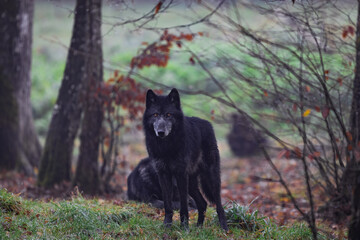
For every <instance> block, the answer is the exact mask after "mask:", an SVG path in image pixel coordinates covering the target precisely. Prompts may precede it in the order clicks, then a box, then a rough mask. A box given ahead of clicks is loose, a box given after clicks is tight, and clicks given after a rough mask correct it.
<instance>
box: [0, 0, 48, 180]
mask: <svg viewBox="0 0 360 240" xmlns="http://www.w3.org/2000/svg"><path fill="white" fill-rule="evenodd" d="M33 15H34V2H33V0H25V1H20V0H15V1H10V0H9V1H8V0H5V1H1V3H0V30H1V32H2V36H1V37H0V111H1V114H0V156H1V157H0V169H14V168H18V169H20V170H23V171H25V172H26V173H27V174H33V167H35V166H38V163H39V159H40V154H41V147H40V143H39V141H38V138H37V134H36V131H35V128H34V123H33V115H32V111H31V109H32V108H31V103H30V89H31V79H30V71H31V56H32V54H31V51H32V48H31V47H32V25H33Z"/></svg>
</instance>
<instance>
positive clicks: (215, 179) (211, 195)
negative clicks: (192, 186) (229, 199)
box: [200, 169, 221, 203]
mask: <svg viewBox="0 0 360 240" xmlns="http://www.w3.org/2000/svg"><path fill="white" fill-rule="evenodd" d="M200 184H201V190H202V192H203V193H204V195H205V197H206V198H207V200H209V202H211V203H216V202H217V200H218V198H219V193H220V187H221V183H220V172H219V170H217V169H215V171H206V172H203V173H201V174H200Z"/></svg>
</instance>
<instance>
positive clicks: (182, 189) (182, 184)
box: [176, 174, 189, 229]
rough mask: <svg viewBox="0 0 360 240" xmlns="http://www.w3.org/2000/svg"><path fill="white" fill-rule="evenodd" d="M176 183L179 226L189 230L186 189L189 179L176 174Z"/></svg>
mask: <svg viewBox="0 0 360 240" xmlns="http://www.w3.org/2000/svg"><path fill="white" fill-rule="evenodd" d="M176 182H177V185H178V189H179V197H180V219H181V225H182V226H183V227H185V228H186V229H188V228H189V210H188V204H189V202H188V187H189V179H188V176H187V174H178V175H177V176H176Z"/></svg>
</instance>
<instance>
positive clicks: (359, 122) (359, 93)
mask: <svg viewBox="0 0 360 240" xmlns="http://www.w3.org/2000/svg"><path fill="white" fill-rule="evenodd" d="M355 45H356V66H355V78H354V89H353V100H352V109H351V130H352V135H353V139H354V143H353V144H354V145H355V146H358V142H359V141H360V0H358V18H357V24H356V39H355ZM357 148H358V147H357ZM358 150H359V149H357V151H358ZM356 155H357V154H353V157H352V159H351V161H350V163H349V169H350V171H351V172H352V173H351V176H353V177H352V182H351V183H352V186H353V191H352V193H353V195H352V219H351V223H350V227H349V239H352V240H355V239H360V159H358V157H357V156H356ZM347 168H348V167H347Z"/></svg>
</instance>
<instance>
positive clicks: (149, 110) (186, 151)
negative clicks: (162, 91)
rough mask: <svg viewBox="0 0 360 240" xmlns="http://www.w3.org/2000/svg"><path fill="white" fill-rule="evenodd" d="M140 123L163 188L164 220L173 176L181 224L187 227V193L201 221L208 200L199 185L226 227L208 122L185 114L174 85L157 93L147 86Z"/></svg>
mask: <svg viewBox="0 0 360 240" xmlns="http://www.w3.org/2000/svg"><path fill="white" fill-rule="evenodd" d="M143 125H144V132H145V139H146V147H147V150H148V153H149V157H150V158H151V159H152V161H153V162H154V168H155V170H156V172H157V174H158V176H159V183H160V187H161V189H162V194H163V199H164V208H165V219H164V224H165V225H166V226H171V224H172V216H173V208H172V206H171V199H172V194H173V192H174V190H173V184H172V179H173V177H175V179H176V183H177V187H178V191H179V195H180V219H181V224H182V225H183V226H184V227H186V228H187V227H188V219H189V215H188V205H187V201H188V200H187V197H188V194H189V195H190V196H191V197H192V198H193V199H194V201H195V202H196V205H197V209H198V214H199V215H198V226H201V225H202V224H203V222H204V217H205V211H206V208H207V203H206V201H205V199H204V197H203V196H202V194H201V192H200V188H201V190H202V193H204V195H205V197H206V198H207V199H208V200H209V201H210V202H212V203H215V204H216V211H217V213H218V217H219V221H220V225H221V227H222V228H223V229H225V230H228V227H227V223H226V217H225V213H224V209H223V207H222V205H221V198H220V186H221V182H220V156H219V150H218V148H217V143H216V138H215V134H214V130H213V128H212V126H211V124H210V123H209V122H208V121H205V120H203V119H200V118H196V117H186V116H184V114H183V112H182V110H181V104H180V96H179V93H178V91H177V90H176V89H173V90H172V91H171V92H170V93H169V95H167V96H157V95H156V94H155V93H154V92H153V91H152V90H148V92H147V96H146V110H145V113H144V118H143ZM164 129H166V131H167V132H168V134H167V133H164V131H165V130H164ZM169 129H170V132H169V131H168V130H169Z"/></svg>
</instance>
